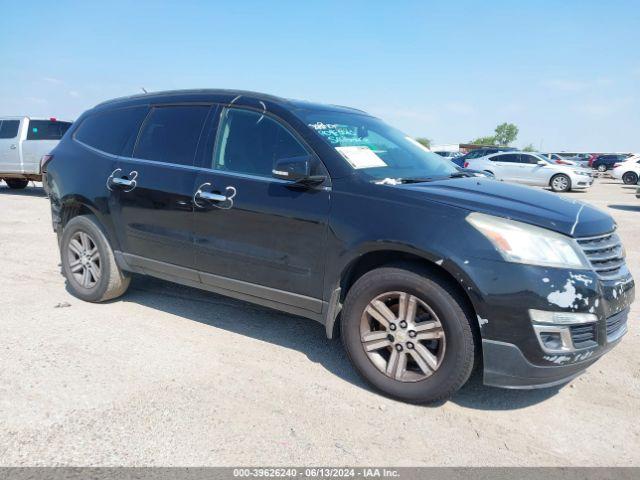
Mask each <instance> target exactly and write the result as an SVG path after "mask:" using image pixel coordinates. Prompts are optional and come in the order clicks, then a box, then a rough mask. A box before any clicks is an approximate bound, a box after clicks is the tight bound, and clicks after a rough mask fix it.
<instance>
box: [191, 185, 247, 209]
mask: <svg viewBox="0 0 640 480" xmlns="http://www.w3.org/2000/svg"><path fill="white" fill-rule="evenodd" d="M206 187H211V184H210V183H209V182H207V183H203V184H202V185H200V186H199V187H198V190H196V193H194V194H193V204H194V205H195V206H197V207H200V208H207V206H209V205H207V204H202V203H200V202H199V200H206V201H207V202H210V205H211V206H214V207H216V208H221V209H223V210H228V209H230V208H231V207H233V199H234V197H235V196H236V193H237V192H236V189H235V187H231V186H228V187H227V188H226V189H225V193H224V194H222V193H213V192H207V191H205V190H203V188H206Z"/></svg>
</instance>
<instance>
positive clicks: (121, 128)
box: [74, 107, 148, 156]
mask: <svg viewBox="0 0 640 480" xmlns="http://www.w3.org/2000/svg"><path fill="white" fill-rule="evenodd" d="M147 112H148V108H147V107H133V108H120V109H117V110H110V111H106V112H100V113H96V114H93V115H90V116H88V117H87V118H85V119H84V120H83V121H82V123H81V124H80V127H78V130H77V131H76V133H75V135H74V137H75V138H76V139H77V140H79V141H80V142H82V143H85V144H87V145H89V146H90V147H93V148H97V149H98V150H101V151H103V152H106V153H110V154H112V155H124V156H131V151H132V149H133V145H134V143H135V140H136V137H137V135H138V130H139V128H140V124H141V123H142V121H143V120H144V117H145V116H146V115H147Z"/></svg>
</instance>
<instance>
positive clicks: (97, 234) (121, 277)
mask: <svg viewBox="0 0 640 480" xmlns="http://www.w3.org/2000/svg"><path fill="white" fill-rule="evenodd" d="M81 233H85V234H88V235H89V237H90V239H91V240H92V242H93V244H94V245H95V247H96V248H97V251H98V253H99V260H100V276H99V279H98V280H96V281H95V285H93V286H91V287H85V286H83V285H82V284H81V283H80V282H79V281H78V280H77V279H76V276H75V274H74V273H72V271H71V262H73V260H74V259H73V258H72V256H73V253H72V252H71V251H70V249H69V244H70V242H71V240H72V238H74V236H76V235H77V234H81ZM60 257H61V259H62V271H63V274H64V276H65V277H66V279H67V286H68V289H69V291H70V292H71V294H72V295H74V296H76V297H78V298H80V299H81V300H84V301H86V302H104V301H107V300H112V299H114V298H117V297H119V296H121V295H122V294H124V293H125V292H126V291H127V288H128V287H129V283H130V281H131V277H130V276H129V275H128V274H127V273H126V272H123V271H122V270H120V268H119V267H118V265H117V264H116V260H115V257H114V254H113V249H112V248H111V245H110V244H109V241H108V240H107V237H106V235H105V233H104V231H103V229H102V227H101V226H100V223H99V222H98V220H97V219H96V217H95V216H93V215H80V216H77V217H74V218H72V219H71V220H70V221H69V223H67V225H66V226H65V227H64V230H63V232H62V236H61V238H60Z"/></svg>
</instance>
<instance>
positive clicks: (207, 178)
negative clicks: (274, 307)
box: [194, 170, 329, 298]
mask: <svg viewBox="0 0 640 480" xmlns="http://www.w3.org/2000/svg"><path fill="white" fill-rule="evenodd" d="M197 184H198V185H202V184H210V185H207V186H206V187H205V188H207V189H208V190H209V191H211V192H214V193H219V194H224V193H225V192H226V191H227V190H226V187H227V186H231V187H234V189H235V196H234V197H233V199H232V201H233V204H232V205H231V204H223V205H218V206H216V205H215V204H211V203H209V204H205V202H204V201H199V204H200V205H203V207H196V212H195V222H194V223H195V225H194V237H195V238H194V240H195V245H196V265H197V268H198V269H199V270H201V271H203V272H207V273H212V274H215V275H219V276H223V277H228V278H232V279H236V280H241V281H244V282H249V283H252V284H258V285H262V286H266V287H270V288H273V289H278V290H284V291H286V292H291V293H296V294H299V295H304V296H309V297H313V298H320V297H321V294H322V281H323V272H324V268H323V264H324V253H325V251H324V248H325V243H326V242H325V238H326V229H327V218H328V214H329V191H328V190H327V189H326V188H324V187H319V188H301V187H295V186H293V185H292V184H291V183H290V182H286V181H282V180H277V179H272V180H271V179H263V178H251V177H242V176H240V175H230V174H223V173H220V172H215V171H213V170H211V171H207V172H202V173H201V174H200V175H199V177H198V180H197ZM220 207H222V208H220ZM207 281H211V279H209V280H207V278H206V277H203V282H205V283H206V282H207Z"/></svg>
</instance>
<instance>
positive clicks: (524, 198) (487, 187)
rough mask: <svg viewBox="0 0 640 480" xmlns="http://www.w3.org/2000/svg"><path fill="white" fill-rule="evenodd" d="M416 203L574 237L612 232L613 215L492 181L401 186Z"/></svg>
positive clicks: (541, 192) (468, 180)
mask: <svg viewBox="0 0 640 480" xmlns="http://www.w3.org/2000/svg"><path fill="white" fill-rule="evenodd" d="M392 188H399V189H402V190H404V191H406V192H407V193H410V195H412V196H413V197H414V199H415V200H419V199H421V198H422V199H424V200H430V201H433V202H437V203H442V204H446V205H451V206H454V207H459V208H464V209H466V210H469V211H473V212H482V213H486V214H489V215H495V216H499V217H505V218H511V219H513V220H517V221H520V222H524V223H529V224H531V225H536V226H539V227H543V228H548V229H549V230H554V231H556V232H560V233H563V234H565V235H570V236H573V237H589V236H594V235H600V234H604V233H608V232H611V231H612V230H613V229H614V228H615V222H614V220H613V218H611V216H610V215H609V214H607V213H605V212H603V211H601V210H599V209H597V208H595V207H592V206H590V205H588V204H586V203H583V202H580V201H577V200H573V199H569V198H566V197H561V196H559V195H558V194H555V193H551V192H546V191H544V190H539V189H535V188H531V187H525V186H521V185H514V184H510V183H504V182H499V181H495V180H490V179H481V178H477V177H476V178H455V179H449V180H439V181H435V182H429V183H416V184H406V185H397V186H394V187H392Z"/></svg>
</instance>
